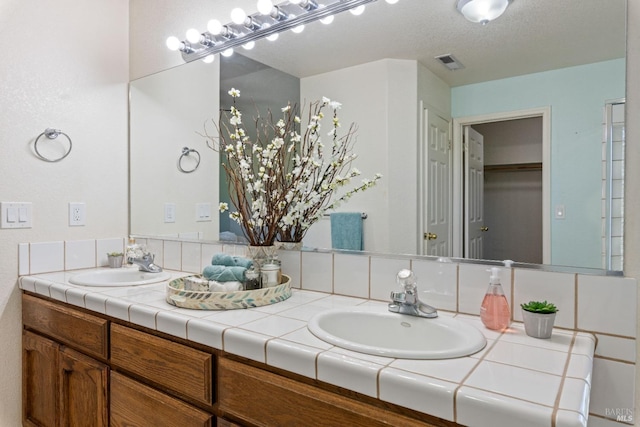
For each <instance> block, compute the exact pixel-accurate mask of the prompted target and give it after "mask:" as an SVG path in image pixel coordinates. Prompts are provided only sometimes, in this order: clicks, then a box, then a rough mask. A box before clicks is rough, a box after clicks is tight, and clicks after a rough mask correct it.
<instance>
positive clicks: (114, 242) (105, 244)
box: [96, 237, 124, 267]
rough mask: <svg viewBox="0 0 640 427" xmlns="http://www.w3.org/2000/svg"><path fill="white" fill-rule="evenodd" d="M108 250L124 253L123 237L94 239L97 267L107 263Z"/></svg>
mask: <svg viewBox="0 0 640 427" xmlns="http://www.w3.org/2000/svg"><path fill="white" fill-rule="evenodd" d="M110 252H122V253H124V239H123V238H122V237H118V238H112V239H98V240H96V263H97V265H98V267H104V266H107V265H109V260H108V259H107V254H108V253H110Z"/></svg>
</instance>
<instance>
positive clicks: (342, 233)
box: [331, 212, 363, 251]
mask: <svg viewBox="0 0 640 427" xmlns="http://www.w3.org/2000/svg"><path fill="white" fill-rule="evenodd" d="M362 241H363V233H362V214H361V213H360V212H336V213H332V214H331V247H332V248H333V249H348V250H352V251H361V250H362V249H363V243H362Z"/></svg>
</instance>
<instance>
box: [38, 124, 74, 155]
mask: <svg viewBox="0 0 640 427" xmlns="http://www.w3.org/2000/svg"><path fill="white" fill-rule="evenodd" d="M42 135H44V136H46V137H47V138H49V139H56V138H57V137H58V135H64V136H65V138H67V141H69V149H68V150H67V151H66V152H65V153H64V154H63V155H62V157H59V158H57V159H50V158H48V157H45V156H43V155H42V154H40V151H39V150H38V141H40V138H42ZM72 147H73V143H72V142H71V138H69V135H67V134H66V133H64V132H62V131H61V130H59V129H52V128H46V129H45V130H44V132H42V133H41V134H40V135H38V137H37V138H36V140H35V142H34V143H33V149H34V150H35V152H36V155H37V156H38V157H39V158H40V159H42V160H44V161H45V162H51V163H54V162H59V161H60V160H62V159H64V158H65V157H67V156H68V155H69V153H71V148H72Z"/></svg>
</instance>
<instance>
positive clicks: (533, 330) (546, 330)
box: [522, 309, 556, 338]
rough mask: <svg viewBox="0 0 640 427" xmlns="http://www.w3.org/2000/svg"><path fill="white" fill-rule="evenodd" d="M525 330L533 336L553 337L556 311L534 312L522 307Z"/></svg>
mask: <svg viewBox="0 0 640 427" xmlns="http://www.w3.org/2000/svg"><path fill="white" fill-rule="evenodd" d="M522 319H523V320H524V331H525V332H526V333H527V335H529V336H530V337H533V338H551V332H552V331H553V323H554V322H555V320H556V313H545V314H542V313H532V312H530V311H527V310H525V309H522Z"/></svg>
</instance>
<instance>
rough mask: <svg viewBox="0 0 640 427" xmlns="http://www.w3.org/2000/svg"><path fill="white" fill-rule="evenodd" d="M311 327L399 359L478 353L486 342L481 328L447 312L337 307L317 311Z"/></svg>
mask: <svg viewBox="0 0 640 427" xmlns="http://www.w3.org/2000/svg"><path fill="white" fill-rule="evenodd" d="M308 328H309V330H310V331H311V333H313V334H314V335H315V336H317V337H318V338H320V339H321V340H323V341H326V342H328V343H331V344H333V345H336V346H338V347H342V348H346V349H348V350H353V351H357V352H360V353H367V354H373V355H378V356H386V357H394V358H399V359H451V358H454V357H462V356H468V355H470V354H473V353H476V352H478V351H480V350H482V349H483V348H484V346H485V345H486V344H487V340H486V339H485V338H484V336H483V335H482V333H481V332H480V331H479V330H478V329H476V328H474V327H473V326H471V325H469V324H467V323H464V322H462V321H460V320H456V319H454V318H449V317H444V316H440V317H437V318H435V319H425V318H421V317H415V316H408V315H404V314H397V313H391V312H387V311H384V312H383V311H372V310H362V309H334V310H327V311H323V312H321V313H318V314H316V315H315V316H314V317H313V318H311V320H310V321H309V324H308Z"/></svg>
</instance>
